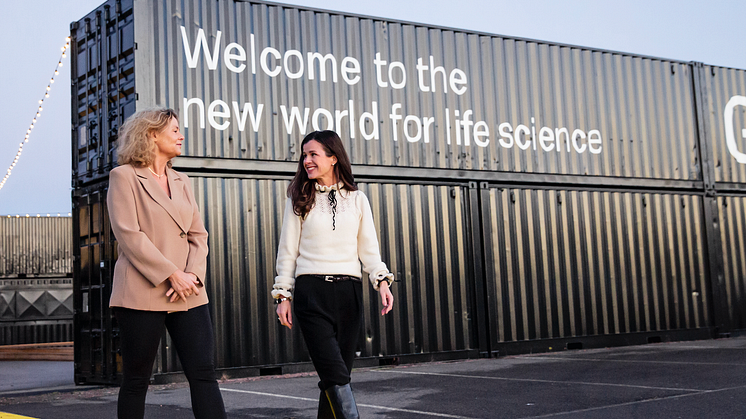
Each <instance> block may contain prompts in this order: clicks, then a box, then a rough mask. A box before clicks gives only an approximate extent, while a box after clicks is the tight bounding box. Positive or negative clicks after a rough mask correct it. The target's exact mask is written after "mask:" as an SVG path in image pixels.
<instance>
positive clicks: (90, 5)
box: [0, 0, 746, 216]
mask: <svg viewBox="0 0 746 419" xmlns="http://www.w3.org/2000/svg"><path fill="white" fill-rule="evenodd" d="M221 1H223V0H221ZM102 3H103V1H101V0H65V1H59V0H24V1H3V2H2V3H1V4H0V11H1V12H2V14H3V16H6V17H9V18H7V19H5V20H4V22H3V25H0V36H1V37H2V39H3V42H0V57H2V64H1V65H0V98H1V99H2V100H1V101H0V180H2V177H3V176H5V173H6V171H7V169H8V168H9V167H10V165H11V163H12V162H13V159H14V158H15V156H16V153H17V152H18V146H19V144H20V142H21V141H23V139H24V136H25V134H26V130H27V129H28V128H29V125H30V124H31V121H32V119H33V118H34V116H35V114H36V110H37V107H38V106H39V105H38V101H39V99H41V98H42V97H43V96H44V93H45V92H46V86H47V84H48V83H49V79H50V78H51V77H52V75H53V73H54V70H55V68H56V67H57V61H58V60H59V58H60V53H61V50H60V48H61V47H62V46H63V45H64V44H65V38H66V37H67V36H68V35H69V27H70V22H72V21H75V20H79V19H81V18H82V17H83V16H85V15H86V14H87V13H88V12H90V11H92V10H93V9H95V8H96V7H97V6H99V5H100V4H102ZM282 3H286V4H297V5H303V6H309V7H314V8H319V9H326V10H334V11H342V12H348V13H353V14H360V15H367V16H374V17H381V18H389V19H395V20H403V21H409V22H417V23H424V24H429V25H436V26H446V27H451V28H458V29H467V30H473V31H479V32H485V33H493V34H499V35H506V36H513V37H521V38H529V39H536V40H542V41H549V42H557V43H563V44H570V45H579V46H587V47H594V48H601V49H606V50H612V51H621V52H629V53H635V54H642V55H649V56H655V57H662V58H667V59H675V60H681V61H701V62H704V63H706V64H711V65H718V66H725V67H734V68H741V69H746V42H744V40H745V39H744V38H745V37H744V35H746V25H744V24H743V19H744V17H745V16H746V2H744V1H743V0H739V1H722V0H713V1H708V2H705V1H703V0H699V1H691V0H627V1H598V0H588V1H583V0H563V1H557V0H522V1H515V0H461V1H459V2H454V1H444V0H422V1H420V0H418V1H414V0H412V1H410V0H377V1H375V2H356V1H349V0H345V1H342V0H316V1H311V0H288V1H283V2H282ZM69 70H70V66H69V55H68V57H67V58H64V59H63V66H62V68H61V69H60V74H59V75H58V76H56V77H55V83H54V84H52V90H51V91H50V97H49V98H47V99H45V101H44V109H43V111H42V114H41V117H40V118H39V120H38V121H37V122H36V124H35V125H34V129H33V130H32V132H31V136H30V137H29V142H28V143H26V144H25V145H24V148H23V152H22V154H21V157H20V159H19V160H18V163H17V164H16V166H15V167H14V168H13V171H12V174H11V176H10V177H9V178H8V180H7V182H6V183H5V185H4V186H3V188H2V189H0V215H22V216H24V215H26V214H29V215H31V216H36V215H37V214H41V215H42V216H46V215H47V214H51V215H53V216H56V215H57V214H62V215H67V214H68V213H69V212H70V211H71V206H72V205H71V197H70V193H71V191H72V188H71V186H70V182H71V171H72V169H71V161H70V159H71V140H70V120H71V115H70V73H69Z"/></svg>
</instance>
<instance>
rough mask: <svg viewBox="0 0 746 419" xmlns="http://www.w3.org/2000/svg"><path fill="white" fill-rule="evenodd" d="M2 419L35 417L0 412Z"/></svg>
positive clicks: (29, 418) (28, 418) (0, 418)
mask: <svg viewBox="0 0 746 419" xmlns="http://www.w3.org/2000/svg"><path fill="white" fill-rule="evenodd" d="M0 419H35V418H32V417H31V416H21V415H16V414H13V413H6V412H0Z"/></svg>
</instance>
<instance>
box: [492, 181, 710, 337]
mask: <svg viewBox="0 0 746 419" xmlns="http://www.w3.org/2000/svg"><path fill="white" fill-rule="evenodd" d="M483 196H484V198H483V201H482V205H483V210H482V211H483V214H486V216H485V217H484V221H485V227H484V228H485V248H486V254H487V259H486V260H485V266H487V269H486V270H487V278H488V292H489V295H491V296H494V297H495V298H494V300H493V301H492V304H491V305H490V307H489V309H490V315H491V316H490V324H491V330H493V331H495V333H493V334H492V336H491V337H492V339H493V344H495V345H496V344H498V343H501V342H512V341H521V340H532V339H551V338H568V337H580V336H598V335H613V334H622V333H635V332H648V331H664V330H676V329H695V328H706V327H708V326H709V324H710V318H709V307H708V301H709V295H708V294H709V284H708V281H707V274H706V263H707V262H706V260H705V258H706V257H707V252H706V250H705V249H704V240H703V238H704V234H705V232H704V228H703V225H702V214H701V213H702V199H701V197H699V196H687V195H667V194H648V193H621V192H594V191H557V190H535V189H534V190H531V189H512V188H490V189H489V190H486V191H485V194H484V195H483Z"/></svg>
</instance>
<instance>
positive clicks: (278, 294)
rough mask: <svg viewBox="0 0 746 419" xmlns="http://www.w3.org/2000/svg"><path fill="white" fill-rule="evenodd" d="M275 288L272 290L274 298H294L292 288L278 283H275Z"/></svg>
mask: <svg viewBox="0 0 746 419" xmlns="http://www.w3.org/2000/svg"><path fill="white" fill-rule="evenodd" d="M273 288H274V289H273V290H272V298H274V299H278V298H287V299H288V300H292V299H293V293H292V292H290V290H287V289H285V288H282V287H278V286H277V285H275V286H274V287H273Z"/></svg>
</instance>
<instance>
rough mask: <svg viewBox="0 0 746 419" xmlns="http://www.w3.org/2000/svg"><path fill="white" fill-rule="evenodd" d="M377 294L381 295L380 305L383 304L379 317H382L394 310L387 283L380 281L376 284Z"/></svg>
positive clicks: (392, 295)
mask: <svg viewBox="0 0 746 419" xmlns="http://www.w3.org/2000/svg"><path fill="white" fill-rule="evenodd" d="M378 293H379V294H381V304H383V310H381V316H383V315H385V314H386V313H388V312H389V311H391V309H392V308H394V294H392V293H391V290H390V289H389V282H388V281H381V282H380V283H379V284H378Z"/></svg>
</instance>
